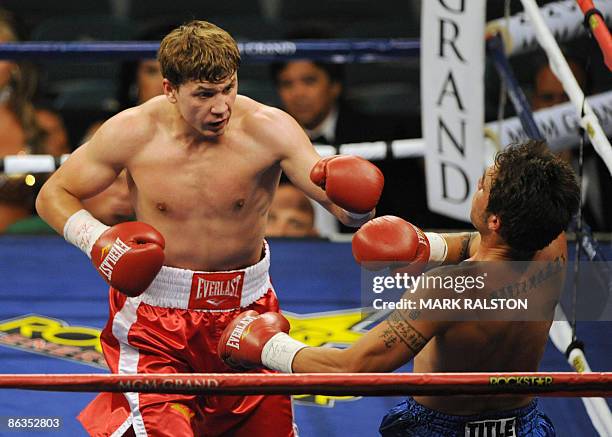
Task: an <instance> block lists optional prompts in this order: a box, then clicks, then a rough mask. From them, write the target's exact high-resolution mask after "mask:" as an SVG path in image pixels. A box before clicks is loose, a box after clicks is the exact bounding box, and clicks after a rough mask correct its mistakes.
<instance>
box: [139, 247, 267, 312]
mask: <svg viewBox="0 0 612 437" xmlns="http://www.w3.org/2000/svg"><path fill="white" fill-rule="evenodd" d="M264 252H265V254H264V257H263V258H262V259H261V261H259V262H258V263H257V264H254V265H252V266H249V267H247V268H245V269H241V270H226V271H216V272H200V271H193V270H185V269H179V268H176V267H169V266H163V267H162V269H161V270H160V272H159V273H158V274H157V276H156V277H155V279H154V280H153V282H152V283H151V285H149V288H147V289H146V290H145V292H144V293H143V294H141V295H140V296H139V298H140V299H141V302H143V303H146V304H149V305H152V306H157V307H163V308H179V309H188V308H189V298H190V295H191V284H192V280H193V275H194V274H196V273H211V274H214V273H238V272H244V283H243V286H242V296H241V299H240V307H241V308H244V307H247V306H249V305H251V304H252V303H253V302H255V301H256V300H257V299H259V298H260V297H262V296H263V295H265V294H266V293H267V292H268V290H269V289H271V288H272V283H271V282H270V275H269V274H268V270H269V268H270V248H269V247H268V243H267V242H265V241H264ZM204 311H230V310H204Z"/></svg>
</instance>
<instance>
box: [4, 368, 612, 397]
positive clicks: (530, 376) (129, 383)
mask: <svg viewBox="0 0 612 437" xmlns="http://www.w3.org/2000/svg"><path fill="white" fill-rule="evenodd" d="M0 388H10V389H25V390H45V391H70V392H89V391H91V392H98V391H109V392H146V393H183V394H193V393H197V394H223V395H236V394H242V395H255V394H326V395H353V396H355V395H367V396H392V395H427V396H448V395H508V394H521V395H536V394H537V395H540V396H564V397H589V396H610V395H612V373H611V372H608V373H604V372H601V373H570V372H565V373H551V372H527V373H391V374H389V373H361V374H354V373H345V374H340V373H304V374H253V373H221V374H219V373H194V374H176V373H166V374H145V375H139V374H136V375H125V374H110V375H104V374H74V375H70V374H33V375H0Z"/></svg>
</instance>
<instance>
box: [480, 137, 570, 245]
mask: <svg viewBox="0 0 612 437" xmlns="http://www.w3.org/2000/svg"><path fill="white" fill-rule="evenodd" d="M579 202H580V189H579V187H578V183H577V181H576V175H575V174H574V171H573V170H572V169H571V167H570V166H569V165H568V164H567V163H565V162H564V161H562V160H561V159H560V158H558V157H557V156H555V155H554V154H553V153H552V152H550V150H549V149H548V148H547V146H546V143H545V142H544V141H536V140H529V141H527V142H525V143H521V144H513V145H510V146H508V147H507V148H506V149H505V150H504V151H502V152H499V153H498V154H497V156H496V157H495V172H494V175H493V179H492V182H491V191H490V193H489V203H488V205H487V212H488V213H491V214H496V215H497V216H499V217H500V220H501V227H500V235H501V237H502V238H503V239H504V240H505V241H506V243H508V245H509V246H510V247H511V248H512V249H513V250H514V251H516V252H518V253H520V254H533V252H535V251H537V250H540V249H543V248H544V247H546V246H548V245H549V244H550V243H551V242H552V241H553V240H554V239H555V238H557V236H558V235H559V234H560V233H561V232H562V231H563V230H564V229H566V228H567V225H568V224H569V222H570V220H571V219H572V216H573V215H574V213H575V212H576V211H577V209H578V205H579Z"/></svg>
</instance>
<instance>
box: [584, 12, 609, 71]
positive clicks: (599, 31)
mask: <svg viewBox="0 0 612 437" xmlns="http://www.w3.org/2000/svg"><path fill="white" fill-rule="evenodd" d="M576 2H577V3H578V5H579V6H580V9H582V12H583V13H584V24H585V27H587V29H589V31H590V33H591V34H592V35H593V37H594V38H595V40H596V41H597V44H599V48H600V50H601V53H602V55H603V58H604V63H605V64H606V66H607V67H608V70H610V71H612V37H611V36H610V31H609V30H608V28H607V27H606V22H605V20H604V15H603V13H602V12H601V11H600V10H599V9H597V8H595V5H593V1H592V0H576Z"/></svg>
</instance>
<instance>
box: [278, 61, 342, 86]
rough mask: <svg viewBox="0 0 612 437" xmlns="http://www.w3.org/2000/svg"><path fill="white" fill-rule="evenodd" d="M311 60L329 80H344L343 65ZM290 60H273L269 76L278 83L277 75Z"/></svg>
mask: <svg viewBox="0 0 612 437" xmlns="http://www.w3.org/2000/svg"><path fill="white" fill-rule="evenodd" d="M307 62H312V64H313V65H315V66H316V67H317V68H319V69H321V70H323V71H324V72H325V74H327V77H329V80H330V81H331V82H337V83H342V82H343V81H344V65H342V64H332V63H331V62H317V61H307ZM289 63H290V62H275V63H273V64H270V77H271V78H272V80H273V81H274V83H275V84H277V85H278V77H279V76H280V74H281V73H282V72H283V70H284V69H285V68H286V67H287V65H289Z"/></svg>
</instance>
